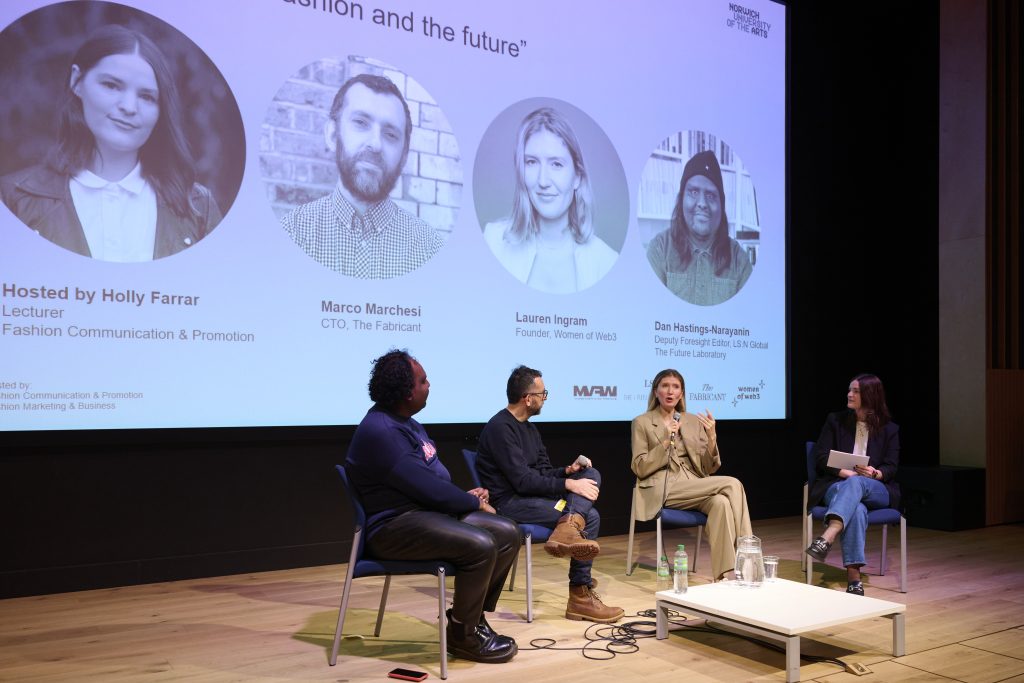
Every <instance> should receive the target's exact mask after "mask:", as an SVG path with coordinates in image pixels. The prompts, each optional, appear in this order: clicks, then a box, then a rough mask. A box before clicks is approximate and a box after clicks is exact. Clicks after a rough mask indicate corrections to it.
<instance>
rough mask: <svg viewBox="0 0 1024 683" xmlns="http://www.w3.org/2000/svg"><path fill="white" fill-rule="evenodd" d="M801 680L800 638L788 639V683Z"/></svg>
mask: <svg viewBox="0 0 1024 683" xmlns="http://www.w3.org/2000/svg"><path fill="white" fill-rule="evenodd" d="M799 680H800V636H789V637H787V638H786V683H796V681H799Z"/></svg>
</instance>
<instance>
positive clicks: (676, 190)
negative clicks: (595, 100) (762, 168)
mask: <svg viewBox="0 0 1024 683" xmlns="http://www.w3.org/2000/svg"><path fill="white" fill-rule="evenodd" d="M637 196H638V201H637V226H638V229H639V231H640V239H641V241H642V243H643V245H644V248H645V249H646V251H647V261H648V262H649V263H650V265H651V269H652V270H653V271H654V274H655V275H656V276H657V277H658V280H660V281H661V284H663V285H665V287H667V288H668V289H669V291H671V292H672V293H673V294H675V295H676V296H678V297H679V298H680V299H682V300H684V301H688V302H690V303H691V304H697V305H698V306H715V305H717V304H720V303H722V302H723V301H728V300H729V299H731V298H732V297H733V296H735V295H736V293H737V292H739V291H740V290H741V289H743V285H745V284H746V283H747V280H748V279H749V278H750V274H751V273H752V272H753V269H754V266H755V265H756V264H757V250H758V245H759V244H760V242H761V226H760V222H759V220H758V213H757V192H756V191H755V190H754V183H753V181H752V180H751V178H750V173H748V172H747V169H746V167H744V166H743V162H742V161H741V160H740V158H739V156H737V155H736V154H735V153H734V152H733V150H732V147H730V146H729V145H728V144H726V143H725V142H724V141H723V140H721V139H719V138H718V137H717V136H715V135H714V134H713V133H707V132H704V131H700V130H689V131H683V132H680V133H675V134H673V135H672V136H670V137H668V138H665V139H664V140H662V141H661V143H660V144H659V145H658V147H657V148H656V149H655V150H654V152H652V153H651V157H650V159H648V161H647V163H646V164H645V165H644V170H643V174H642V175H641V176H640V189H639V192H638V194H637Z"/></svg>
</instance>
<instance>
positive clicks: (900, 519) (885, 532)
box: [800, 441, 907, 593]
mask: <svg viewBox="0 0 1024 683" xmlns="http://www.w3.org/2000/svg"><path fill="white" fill-rule="evenodd" d="M806 447H807V482H806V483H805V484H804V506H803V508H802V509H803V511H804V531H803V544H802V545H801V547H800V555H801V557H803V561H804V573H805V574H806V575H807V583H810V582H811V574H813V573H814V562H813V561H812V560H811V557H810V556H809V555H807V554H806V553H805V552H804V549H805V548H807V546H809V545H810V544H811V539H812V538H814V533H813V531H812V528H813V522H812V520H816V521H818V522H821V521H822V520H824V519H825V512H826V508H825V506H823V505H816V506H814V507H813V508H811V511H810V512H807V496H808V495H809V493H810V490H811V486H812V485H813V484H814V480H815V478H816V475H817V472H816V471H815V469H816V468H815V463H814V442H813V441H808V442H807V444H806ZM896 524H899V525H900V593H906V592H907V519H906V517H904V516H903V514H902V513H901V512H900V511H899V510H897V509H895V508H880V509H878V510H868V526H881V527H882V556H881V558H880V560H879V563H878V575H879V576H884V575H885V569H886V567H885V565H886V550H887V548H888V545H889V526H890V525H893V526H895V525H896Z"/></svg>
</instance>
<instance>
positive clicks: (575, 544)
mask: <svg viewBox="0 0 1024 683" xmlns="http://www.w3.org/2000/svg"><path fill="white" fill-rule="evenodd" d="M586 524H587V520H585V519H584V518H583V515H577V514H568V515H562V517H561V519H559V520H558V524H557V525H556V526H555V530H554V531H552V532H551V536H550V537H549V538H548V540H547V542H546V543H545V544H544V550H546V551H548V554H549V555H554V556H555V557H565V556H566V555H569V556H571V557H572V558H573V559H574V560H592V559H594V558H595V557H597V554H598V553H599V552H601V546H599V545H598V544H597V541H590V540H587V539H586V538H585V537H584V536H583V529H584V527H585V526H586Z"/></svg>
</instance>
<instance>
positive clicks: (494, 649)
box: [447, 617, 519, 664]
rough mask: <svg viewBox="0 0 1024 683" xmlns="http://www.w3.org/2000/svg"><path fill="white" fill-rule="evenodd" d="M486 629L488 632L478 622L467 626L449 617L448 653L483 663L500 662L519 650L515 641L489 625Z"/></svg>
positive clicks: (508, 658) (514, 654)
mask: <svg viewBox="0 0 1024 683" xmlns="http://www.w3.org/2000/svg"><path fill="white" fill-rule="evenodd" d="M486 629H487V631H489V633H487V632H485V631H484V630H483V629H481V628H480V624H477V625H475V626H473V627H469V626H467V625H466V624H460V623H459V622H457V621H455V620H454V619H452V618H450V617H449V619H448V626H447V631H448V654H450V655H451V656H452V657H458V658H459V659H468V660H469V661H471V662H481V663H483V664H501V663H502V662H507V661H509V660H510V659H512V658H513V657H515V656H516V653H517V652H519V647H518V646H517V645H516V641H514V640H513V639H511V638H508V637H506V636H499V635H498V634H496V633H494V631H493V630H492V629H491V627H490V626H489V625H488V626H487V627H486Z"/></svg>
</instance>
